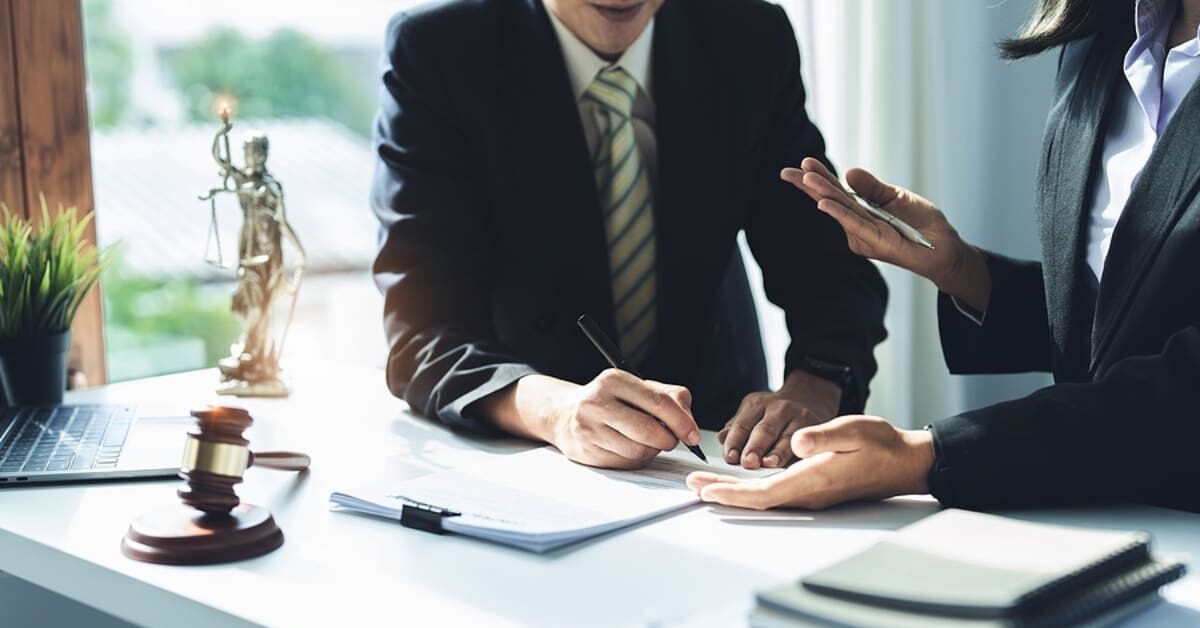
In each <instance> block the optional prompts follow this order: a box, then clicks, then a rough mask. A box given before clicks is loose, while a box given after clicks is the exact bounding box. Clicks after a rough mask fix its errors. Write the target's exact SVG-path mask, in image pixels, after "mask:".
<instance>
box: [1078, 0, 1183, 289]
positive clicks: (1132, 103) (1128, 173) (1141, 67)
mask: <svg viewBox="0 0 1200 628" xmlns="http://www.w3.org/2000/svg"><path fill="white" fill-rule="evenodd" d="M1177 5H1178V2H1177V1H1176V0H1138V1H1137V7H1136V12H1137V18H1136V19H1137V22H1136V24H1137V40H1136V41H1134V42H1133V46H1131V47H1130V48H1129V52H1128V53H1126V55H1125V78H1126V80H1127V81H1128V82H1129V87H1130V89H1122V90H1120V92H1119V95H1118V96H1117V100H1116V102H1114V103H1113V105H1114V110H1113V112H1112V117H1111V118H1110V122H1109V124H1108V128H1107V129H1106V134H1105V137H1104V154H1103V157H1102V159H1103V161H1102V162H1101V163H1102V164H1103V167H1104V176H1103V177H1097V178H1096V182H1095V183H1094V184H1093V185H1094V187H1093V189H1092V198H1093V201H1092V207H1091V221H1090V223H1089V225H1088V231H1087V263H1088V266H1089V267H1091V269H1092V272H1093V273H1095V274H1096V279H1097V280H1099V279H1100V278H1101V277H1102V276H1103V274H1104V262H1105V260H1106V259H1107V258H1108V248H1109V245H1111V244H1112V235H1113V230H1114V229H1116V226H1117V221H1118V220H1120V218H1121V213H1122V212H1123V211H1124V210H1125V204H1126V203H1127V202H1128V201H1129V195H1130V193H1131V192H1132V191H1133V186H1134V184H1135V183H1137V179H1138V175H1140V174H1141V172H1142V168H1143V167H1144V166H1145V165H1146V161H1147V160H1148V159H1149V158H1150V152H1151V151H1152V150H1154V145H1155V143H1156V142H1157V141H1158V138H1159V136H1161V135H1162V133H1163V132H1164V131H1165V130H1166V129H1167V124H1168V123H1170V122H1171V118H1172V117H1174V115H1175V112H1176V111H1178V110H1179V103H1180V102H1182V101H1183V98H1184V96H1186V95H1187V93H1188V91H1189V90H1190V89H1191V88H1192V84H1194V83H1195V82H1196V79H1197V78H1200V31H1198V32H1197V34H1196V37H1195V38H1192V39H1189V40H1188V41H1186V42H1184V43H1182V44H1179V45H1178V46H1176V47H1174V48H1172V49H1171V50H1167V49H1166V42H1167V36H1168V34H1169V32H1170V30H1171V22H1172V21H1173V20H1174V19H1175V13H1176V11H1178V10H1179V8H1178V6H1177Z"/></svg>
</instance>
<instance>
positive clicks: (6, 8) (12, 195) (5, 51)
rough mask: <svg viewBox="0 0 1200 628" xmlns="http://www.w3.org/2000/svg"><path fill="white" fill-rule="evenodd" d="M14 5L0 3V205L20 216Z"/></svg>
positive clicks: (22, 208)
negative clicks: (6, 206) (2, 204)
mask: <svg viewBox="0 0 1200 628" xmlns="http://www.w3.org/2000/svg"><path fill="white" fill-rule="evenodd" d="M14 1H15V0H0V202H3V203H4V204H6V205H8V208H9V209H11V210H12V211H14V212H16V213H17V214H21V215H24V214H25V166H24V160H23V159H22V158H21V113H20V111H19V110H18V109H17V74H16V72H17V60H16V54H15V50H16V49H15V47H14V42H13V21H12V4H13V2H14Z"/></svg>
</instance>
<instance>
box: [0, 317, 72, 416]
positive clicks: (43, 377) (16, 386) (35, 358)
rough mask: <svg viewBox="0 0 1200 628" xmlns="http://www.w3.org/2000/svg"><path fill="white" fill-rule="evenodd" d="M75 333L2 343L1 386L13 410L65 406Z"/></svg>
mask: <svg viewBox="0 0 1200 628" xmlns="http://www.w3.org/2000/svg"><path fill="white" fill-rule="evenodd" d="M70 350H71V332H70V331H65V332H63V333H61V334H54V335H53V336H32V337H16V338H4V339H0V383H2V384H3V386H4V400H5V401H6V402H7V403H8V405H10V406H44V405H57V404H60V403H62V400H63V393H64V392H66V390H67V354H68V353H70Z"/></svg>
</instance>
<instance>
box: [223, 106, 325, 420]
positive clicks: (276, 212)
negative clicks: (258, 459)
mask: <svg viewBox="0 0 1200 628" xmlns="http://www.w3.org/2000/svg"><path fill="white" fill-rule="evenodd" d="M220 114H221V129H220V130H219V131H217V134H216V136H215V137H214V138H213V144H212V155H213V159H214V160H216V162H217V166H218V167H219V168H220V175H221V177H222V184H221V187H219V188H213V189H212V190H209V192H208V194H207V195H205V196H202V197H200V200H205V201H209V204H210V207H211V218H210V220H211V223H210V225H209V245H210V246H211V245H212V243H213V242H214V241H215V242H216V251H217V253H216V256H215V259H214V258H213V256H212V255H211V254H210V255H207V257H208V261H209V262H210V263H215V264H216V265H218V266H220V267H221V268H230V266H229V265H227V264H225V262H224V258H223V255H222V253H221V243H220V236H219V235H218V234H219V230H218V228H217V209H216V197H217V195H219V194H225V193H232V194H236V195H237V199H238V204H239V205H241V208H242V226H241V231H240V232H239V235H238V251H237V252H238V259H237V267H236V268H237V288H236V289H235V290H234V293H233V312H234V314H236V315H237V317H238V318H239V319H240V320H241V322H242V335H241V337H240V338H239V339H238V341H237V343H235V344H234V345H233V346H232V347H231V354H230V355H229V356H228V357H225V358H221V360H220V361H218V363H217V367H218V369H219V370H220V372H221V382H222V383H221V385H220V386H219V387H218V388H217V392H218V393H220V394H226V395H237V396H241V397H286V396H287V395H288V392H289V391H288V386H287V384H285V383H284V381H283V380H282V379H281V378H280V371H279V355H280V352H281V351H282V350H283V343H284V340H286V339H287V328H288V327H289V326H290V325H291V322H292V313H293V312H294V311H295V308H296V297H297V294H298V291H299V289H300V279H301V278H302V277H303V275H304V264H305V261H306V256H305V253H304V247H303V246H301V244H300V240H299V238H297V237H296V232H295V231H293V230H292V226H291V225H290V224H288V221H287V216H286V213H285V210H284V204H283V186H282V185H280V184H279V182H278V181H276V180H275V178H274V177H272V176H271V174H270V173H269V172H267V148H268V144H267V138H266V137H265V136H262V135H256V136H254V137H251V138H250V139H248V140H246V142H245V144H244V149H245V167H243V168H237V167H236V166H234V165H233V161H232V157H231V156H230V153H229V131H230V130H231V129H232V128H233V125H232V124H230V123H229V107H228V106H224V107H222V108H221V111H220ZM231 184H232V185H231ZM284 239H286V240H287V241H288V242H289V243H290V244H291V245H292V246H294V247H295V249H296V259H295V262H294V264H293V269H292V271H291V272H290V273H287V272H285V269H284V263H283V241H284ZM281 295H287V296H290V297H291V304H290V305H289V310H288V318H287V321H286V323H285V324H284V328H283V331H282V333H281V334H280V337H279V341H278V342H276V341H275V339H274V336H273V335H272V325H271V314H272V304H274V303H275V302H276V297H278V296H281Z"/></svg>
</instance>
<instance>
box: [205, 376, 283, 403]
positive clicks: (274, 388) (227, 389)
mask: <svg viewBox="0 0 1200 628" xmlns="http://www.w3.org/2000/svg"><path fill="white" fill-rule="evenodd" d="M291 393H292V389H291V388H289V387H288V385H287V384H286V383H284V381H283V380H282V379H280V378H278V377H272V378H271V379H265V380H262V381H257V382H248V381H244V380H240V379H227V380H225V381H223V382H221V385H220V386H217V394H218V395H233V396H234V397H274V398H281V397H287V396H288V395H290V394H291Z"/></svg>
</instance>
